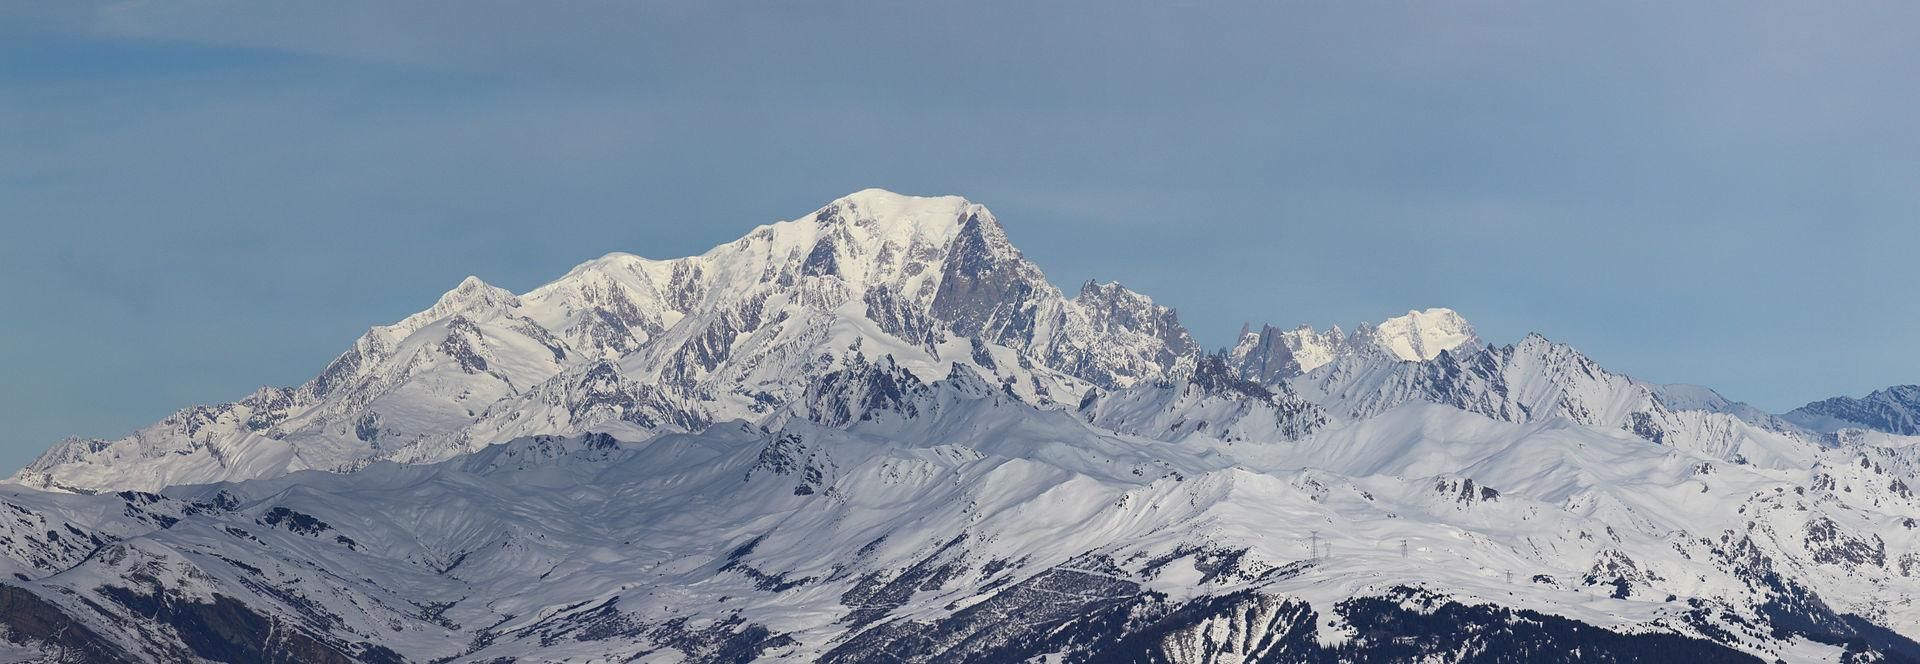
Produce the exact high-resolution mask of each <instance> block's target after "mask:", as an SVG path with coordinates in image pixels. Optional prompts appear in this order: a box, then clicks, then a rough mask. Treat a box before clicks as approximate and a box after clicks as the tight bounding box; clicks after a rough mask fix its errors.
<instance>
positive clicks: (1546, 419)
mask: <svg viewBox="0 0 1920 664" xmlns="http://www.w3.org/2000/svg"><path fill="white" fill-rule="evenodd" d="M1353 330H1354V331H1353V332H1352V333H1350V334H1349V333H1346V332H1344V331H1342V330H1341V329H1339V328H1333V329H1330V330H1328V331H1326V332H1318V331H1315V330H1313V329H1311V328H1289V329H1280V328H1274V327H1271V326H1263V327H1262V328H1261V329H1260V331H1258V332H1257V333H1256V332H1252V331H1249V333H1247V334H1243V335H1242V338H1241V339H1240V340H1239V341H1238V343H1236V344H1235V345H1234V346H1233V347H1231V348H1228V349H1225V350H1220V351H1215V352H1208V351H1206V350H1203V349H1202V348H1201V347H1200V345H1199V344H1198V343H1197V342H1195V341H1194V340H1193V338H1192V337H1191V335H1189V334H1188V332H1187V331H1186V330H1185V328H1184V327H1183V326H1181V324H1180V323H1179V321H1178V319H1177V318H1176V316H1175V315H1174V313H1173V311H1172V310H1171V309H1168V308H1166V307H1163V306H1161V305H1158V304H1156V303H1154V302H1153V301H1152V300H1150V299H1148V298H1146V297H1145V296H1142V295H1140V294H1138V293H1134V292H1132V291H1129V290H1127V289H1125V288H1122V287H1120V286H1118V285H1117V284H1104V285H1103V284H1099V283H1093V282H1089V283H1088V284H1087V285H1085V286H1083V287H1082V288H1081V289H1080V292H1079V293H1078V294H1077V295H1075V296H1074V297H1068V296H1067V295H1066V294H1065V293H1063V292H1061V291H1060V290H1058V289H1057V288H1055V287H1053V286H1052V285H1050V284H1049V283H1048V282H1047V281H1046V279H1045V277H1044V275H1043V274H1042V273H1041V271H1040V270H1039V268H1038V267H1036V266H1034V265H1033V264H1032V263H1030V262H1028V261H1026V260H1025V259H1024V258H1023V257H1022V256H1021V255H1020V253H1019V251H1018V250H1017V249H1015V248H1014V247H1013V245H1012V244H1011V243H1010V242H1009V241H1008V240H1007V238H1006V234H1005V232H1004V231H1003V229H1002V228H1001V227H1000V225H999V223H998V222H997V221H996V220H995V219H994V217H993V215H992V214H991V213H989V212H988V211H987V210H986V209H985V208H983V207H981V206H978V205H975V204H972V203H969V202H967V201H965V200H962V199H959V198H952V197H947V198H914V197H907V196H900V195H897V194H891V193H888V192H882V191H875V190H869V191H864V192H860V193H857V194H854V195H852V196H849V197H847V198H843V199H840V200H838V201H835V202H834V203H832V204H830V205H828V206H827V207H824V208H822V209H820V210H819V211H816V212H814V213H813V214H811V215H807V216H805V217H802V218H800V219H799V220H796V221H791V222H781V223H777V224H772V225H768V226H762V227H760V228H758V229H755V230H754V231H753V232H752V233H750V234H748V235H747V236H746V237H743V238H741V239H740V240H737V241H735V242H732V243H729V244H726V245H722V246H720V247H717V248H715V249H713V250H712V251H710V252H707V253H706V254H703V255H701V256H695V257H689V258H680V259H672V260H650V259H643V258H639V257H635V256H631V255H626V254H613V255H609V256H606V257H603V258H600V259H596V260H594V261H589V262H588V263H585V264H583V265H581V266H579V267H577V268H575V269H574V270H572V271H571V272H569V273H568V274H567V275H565V276H563V277H561V278H560V279H558V280H556V281H554V282H552V283H549V284H547V285H545V286H541V287H539V288H536V289H534V290H532V291H529V292H527V293H524V294H517V295H516V294H513V293H510V292H507V291H504V290H501V289H498V288H494V287H491V286H488V285H486V284H485V283H483V282H481V281H480V280H478V279H474V278H469V279H467V280H466V281H464V282H462V283H461V284H460V286H459V287H457V288H455V289H454V290H453V291H450V292H449V293H448V294H447V295H445V296H444V297H442V298H441V299H440V301H438V302H436V303H435V304H434V305H433V306H432V307H430V308H428V309H427V310H425V311H422V312H421V313H419V314H416V315H414V316H410V317H408V318H406V319H405V320H402V321H400V322H398V323H395V324H393V325H388V326H381V327H376V328H373V329H372V330H370V331H368V332H367V333H366V334H365V335H363V336H362V337H361V338H360V339H359V340H357V341H356V342H355V343H354V345H353V347H352V348H351V349H349V350H348V351H347V352H346V353H343V354H342V355H340V356H339V358H338V359H336V360H335V361H334V362H333V363H331V364H330V365H329V366H328V367H326V368H325V369H324V370H323V371H322V372H321V373H320V374H319V375H318V376H317V377H315V378H314V379H313V380H311V381H309V382H307V383H305V384H303V385H300V386H297V387H291V388H263V389H262V390H259V391H257V392H255V393H254V394H252V395H249V396H247V397H246V398H244V399H241V400H240V401H237V402H234V403H229V404H223V405H219V406H204V407H194V408H189V409H185V410H182V411H180V412H179V413H177V414H175V415H174V416H172V417H170V418H168V419H167V420H164V421H162V422H160V423H157V424H155V425H152V426H150V427H147V428H145V429H142V430H141V431H139V432H137V433H136V434H134V435H133V436H130V437H128V438H125V439H122V440H117V441H100V440H78V439H76V440H69V441H65V442H63V443H61V444H58V445H56V446H55V447H54V448H53V449H51V450H49V451H48V452H47V454H46V455H44V456H43V457H42V458H40V459H39V460H37V461H35V462H34V464H32V465H30V466H29V467H28V468H26V469H23V470H22V471H21V472H20V473H19V474H17V475H16V476H15V477H14V481H13V483H12V484H11V485H9V486H6V487H4V488H0V503H4V505H0V514H5V515H6V516H7V518H6V519H0V572H4V573H5V574H6V575H8V577H10V579H9V580H7V581H5V582H4V583H0V625H5V626H6V630H5V633H4V635H3V636H4V637H5V638H4V639H3V640H0V641H3V642H0V660H6V661H66V662H121V661H136V662H177V661H226V662H267V661H300V662H508V661H519V662H559V661H574V662H599V661H641V662H673V661H694V662H750V661H822V662H899V661H924V662H1026V661H1074V662H1082V661H1100V662H1107V661H1115V662H1117V661H1128V662H1136V661H1137V662H1178V663H1187V662H1250V661H1280V662H1303V661H1304V662H1352V661H1392V662H1400V661H1436V662H1438V661H1675V660H1680V659H1694V660H1700V661H1789V662H1800V661H1920V643H1916V642H1915V641H1914V640H1913V639H1914V638H1915V637H1920V607H1916V606H1915V605H1914V604H1913V602H1912V595H1913V594H1914V592H1915V591H1916V590H1920V500H1917V499H1916V497H1915V496H1914V495H1913V491H1912V488H1911V487H1913V486H1915V485H1916V484H1920V437H1913V436H1907V435H1903V433H1902V432H1901V431H1898V430H1896V429H1895V428H1894V427H1892V426H1890V425H1886V423H1887V422H1896V421H1898V420H1897V418H1887V417H1883V416H1880V415H1876V416H1875V417H1876V418H1877V419H1866V418H1863V417H1862V416H1855V415H1848V416H1846V417H1842V416H1840V415H1832V417H1834V418H1836V419H1844V420H1845V421H1847V422H1849V423H1850V424H1848V425H1846V427H1842V428H1830V427H1827V426H1824V425H1823V426H1813V425H1809V424H1806V423H1805V422H1806V420H1804V419H1802V418H1798V417H1797V416H1796V415H1795V414H1788V415H1787V416H1784V417H1776V416H1773V415H1769V414H1766V413H1764V412H1761V411H1759V410H1758V409H1755V408H1752V407H1750V406H1746V405H1744V404H1740V403H1737V402H1734V401H1731V400H1729V399H1726V398H1724V397H1722V396H1720V394H1719V393H1717V392H1714V391H1713V390H1711V389H1708V388H1704V387H1698V386H1687V385H1663V384H1655V383H1648V382H1643V381H1640V380H1636V379H1634V378H1631V377H1627V376H1624V375H1621V374H1617V373H1614V372H1610V371H1608V370H1606V369H1605V368H1603V367H1601V366H1600V365H1599V364H1598V363H1597V362H1595V361H1594V360H1592V359H1591V358H1588V357H1586V356H1585V355H1583V354H1581V353H1579V352H1578V351H1577V350H1575V349H1573V348H1572V347H1570V346H1567V345H1565V344H1560V343H1555V342H1552V341H1549V340H1547V339H1545V338H1543V337H1540V336H1538V335H1530V336H1528V337H1526V338H1523V339H1521V340H1519V341H1518V342H1515V343H1513V344H1509V345H1491V344H1487V343H1485V342H1483V341H1482V340H1480V338H1479V337H1478V335H1477V334H1476V333H1475V331H1474V330H1473V328H1472V326H1471V325H1469V324H1468V323H1467V322H1466V320H1465V319H1464V318H1463V317H1462V316H1460V315H1459V314H1456V313H1454V312H1452V311H1449V310H1445V309H1429V310H1425V311H1417V312H1409V313H1408V314H1407V315H1405V316H1400V317H1395V318H1390V319H1387V320H1386V321H1383V322H1381V323H1380V324H1378V325H1368V324H1362V325H1359V326H1356V327H1354V328H1353ZM1879 394H1881V393H1876V395H1879ZM1867 401H1875V399H1874V398H1873V397H1870V398H1869V399H1868V400H1867ZM1881 401H1885V400H1884V399H1883V400H1881ZM1821 403H1832V402H1821ZM1876 403H1877V402H1876ZM1816 405H1817V404H1816ZM1856 405H1857V404H1856ZM1810 407H1811V406H1810ZM1803 410H1805V409H1803ZM1863 411H1864V412H1873V413H1877V414H1881V413H1884V412H1885V411H1883V410H1866V409H1865V407H1856V408H1852V409H1846V408H1840V407H1835V408H1831V409H1828V410H1826V411H1823V412H1833V413H1841V412H1844V413H1855V412H1863ZM1795 412H1796V413H1799V412H1800V411H1795ZM1870 429H1877V430H1870Z"/></svg>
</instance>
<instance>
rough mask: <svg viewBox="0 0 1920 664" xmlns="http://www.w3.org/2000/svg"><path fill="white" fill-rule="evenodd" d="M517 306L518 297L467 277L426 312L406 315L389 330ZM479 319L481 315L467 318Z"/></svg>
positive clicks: (407, 330)
mask: <svg viewBox="0 0 1920 664" xmlns="http://www.w3.org/2000/svg"><path fill="white" fill-rule="evenodd" d="M518 306H520V298H519V297H516V296H515V295H514V294H513V292H511V291H508V290H507V289H504V288H499V287H496V286H493V285H491V284H488V283H487V282H484V281H481V280H480V278H479V277H476V276H472V275H469V276H468V277H467V278H465V279H462V280H460V285H458V286H455V287H453V290H450V291H447V292H446V293H445V294H443V295H441V296H440V299H439V300H437V301H435V302H434V303H433V306H432V307H429V308H428V309H427V310H426V311H422V312H420V313H417V314H414V315H412V316H408V317H406V318H405V319H402V320H401V321H400V322H399V323H396V324H394V325H392V326H390V327H389V329H390V330H392V331H394V332H397V333H401V334H407V333H412V332H413V331H415V330H418V329H420V328H423V327H426V326H428V325H431V324H433V323H435V322H438V321H442V320H446V319H448V318H452V317H454V316H458V315H462V314H494V313H496V312H500V311H505V310H507V309H512V308H515V307H518ZM470 317H474V318H480V317H483V316H482V315H470Z"/></svg>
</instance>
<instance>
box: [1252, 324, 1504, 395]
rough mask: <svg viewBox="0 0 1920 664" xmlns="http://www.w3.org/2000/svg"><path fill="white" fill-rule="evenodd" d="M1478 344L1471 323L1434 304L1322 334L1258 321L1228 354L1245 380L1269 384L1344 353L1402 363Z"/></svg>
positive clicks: (1298, 373)
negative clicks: (1351, 329)
mask: <svg viewBox="0 0 1920 664" xmlns="http://www.w3.org/2000/svg"><path fill="white" fill-rule="evenodd" d="M1482 343H1483V342H1482V341H1481V340H1480V337H1479V335H1478V334H1475V333H1474V330H1473V325H1472V324H1470V323H1468V322H1467V320H1466V319H1465V318H1463V317H1461V316H1460V314H1458V313H1455V312H1454V311H1453V310H1452V309H1443V308H1433V309H1427V310H1425V311H1408V312H1407V313H1406V314H1405V315H1401V316H1395V317H1392V318H1388V319H1386V320H1384V321H1381V322H1380V323H1379V324H1378V325H1374V324H1371V323H1361V324H1359V325H1358V326H1356V327H1355V328H1354V332H1353V334H1352V335H1348V334H1346V333H1345V332H1344V331H1342V330H1341V329H1340V328H1339V326H1334V327H1332V328H1329V329H1328V330H1326V331H1325V332H1321V331H1318V330H1315V329H1314V328H1313V327H1312V326H1308V325H1301V326H1299V327H1296V328H1292V329H1282V328H1277V327H1273V326H1271V325H1263V326H1261V328H1260V331H1259V332H1258V333H1255V332H1252V331H1251V330H1247V331H1243V332H1242V333H1241V335H1240V341H1239V342H1238V343H1237V344H1235V346H1234V347H1233V348H1232V349H1231V350H1229V351H1228V355H1227V357H1228V359H1229V361H1231V362H1232V363H1233V364H1234V365H1235V366H1236V367H1237V368H1238V369H1239V370H1240V371H1241V373H1242V374H1243V375H1245V376H1247V377H1248V378H1251V379H1253V380H1258V381H1261V382H1264V383H1273V382H1276V381H1281V380H1286V379H1290V378H1293V377H1295V376H1300V375H1302V374H1305V373H1308V372H1311V371H1313V370H1315V369H1319V368H1320V367H1323V366H1326V365H1327V364H1329V363H1332V362H1333V361H1335V360H1338V359H1340V358H1343V357H1352V356H1374V355H1384V356H1386V357H1390V358H1393V359H1395V360H1399V361H1404V362H1427V361H1431V360H1433V359H1434V358H1437V357H1439V356H1440V353H1442V352H1445V351H1459V350H1463V349H1473V348H1477V347H1479V346H1480V345H1482Z"/></svg>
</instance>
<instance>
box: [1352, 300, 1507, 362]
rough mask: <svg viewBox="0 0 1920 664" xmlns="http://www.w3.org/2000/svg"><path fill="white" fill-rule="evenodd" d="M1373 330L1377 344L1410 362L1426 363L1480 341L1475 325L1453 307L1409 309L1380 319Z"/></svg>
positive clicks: (1372, 333) (1374, 340) (1373, 338)
mask: <svg viewBox="0 0 1920 664" xmlns="http://www.w3.org/2000/svg"><path fill="white" fill-rule="evenodd" d="M1362 329H1366V328H1364V327H1363V328H1362ZM1370 332H1371V336H1372V340H1373V342H1374V343H1375V344H1377V345H1378V346H1380V347H1381V348H1383V349H1385V350H1386V351H1387V352H1390V353H1393V355H1394V356H1395V357H1398V358H1400V359H1402V360H1406V361H1408V362H1425V361H1427V360H1431V359H1433V358H1435V357H1438V356H1439V355H1440V353H1441V352H1443V351H1449V350H1455V349H1458V348H1461V347H1464V346H1473V345H1479V343H1480V337H1479V336H1478V335H1476V334H1474V331H1473V326H1472V325H1470V324H1468V323H1467V319H1465V318H1461V317H1460V314H1457V313H1454V311H1453V310H1452V309H1442V308H1433V309H1428V310H1426V311H1408V312H1407V313H1406V315H1403V316H1395V317H1393V318H1388V319H1386V320H1383V321H1380V324H1379V325H1377V326H1374V327H1373V328H1372V329H1371V331H1370Z"/></svg>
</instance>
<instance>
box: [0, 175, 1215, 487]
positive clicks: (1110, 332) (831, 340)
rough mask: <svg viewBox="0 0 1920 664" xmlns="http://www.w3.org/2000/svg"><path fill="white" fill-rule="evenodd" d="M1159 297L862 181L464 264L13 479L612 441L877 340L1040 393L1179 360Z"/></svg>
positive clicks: (701, 421)
mask: <svg viewBox="0 0 1920 664" xmlns="http://www.w3.org/2000/svg"><path fill="white" fill-rule="evenodd" d="M1199 354H1200V350H1199V347H1198V345H1197V344H1196V343H1195V342H1194V341H1193V339H1192V338H1191V337H1190V336H1189V335H1188V334H1187V331H1186V329H1185V328H1184V327H1182V326H1181V325H1180V323H1179V320H1178V319H1177V318H1176V317H1175V315H1174V313H1173V311H1172V310H1171V309H1168V308H1166V307H1163V306H1160V305H1157V304H1154V302H1153V301H1152V300H1150V299H1148V298H1147V297H1145V296H1143V295H1140V294H1138V293H1134V292H1132V291H1129V290H1127V289H1126V288H1124V287H1121V286H1120V285H1118V284H1107V285H1102V284H1097V283H1092V282H1089V283H1088V284H1087V285H1085V286H1084V287H1082V289H1081V291H1080V293H1079V294H1078V295H1077V296H1075V297H1073V298H1068V297H1067V296H1066V295H1065V294H1063V293H1062V292H1061V291H1060V290H1059V289H1057V288H1055V287H1053V286H1052V285H1051V284H1049V283H1048V282H1047V281H1046V279H1045V276H1044V275H1043V274H1042V273H1041V272H1040V269H1039V268H1038V267H1036V266H1034V265H1033V264H1032V263H1031V262H1029V261H1027V260H1026V259H1025V258H1024V257H1022V256H1021V254H1020V252H1019V250H1018V249H1015V248H1014V247H1013V245H1012V244H1011V243H1009V242H1008V241H1007V238H1006V234H1005V232H1004V231H1003V230H1002V229H1001V227H1000V224H999V222H998V221H996V220H995V219H994V217H993V214H992V213H991V212H989V211H987V209H986V208H984V207H982V206H979V205H975V204H973V203H969V202H967V201H966V200H964V199H961V198H958V197H942V198H917V197H910V196H902V195H898V194H893V193H890V192H885V191H879V190H867V191H862V192H859V193H856V194H853V195H851V196H848V197H846V198H842V199H840V200H837V201H834V202H833V203H832V204H830V205H828V206H826V207H824V208H821V209H820V210H818V211H816V212H814V213H813V214H810V215H807V216H805V217H802V218H801V219H799V220H796V221H790V222H781V223H776V224H771V225H767V226H762V227H760V228H757V229H755V230H754V231H753V232H751V233H749V234H747V236H746V237H743V238H741V239H739V240H736V241H734V242H731V243H728V244H725V245H722V246H719V247H716V248H714V249H713V250H712V251H709V252H707V253H705V254H702V255H700V256H694V257H688V258H680V259H672V260H650V259H645V258H640V257H638V256H633V255H628V254H611V255H608V256H605V257H602V258H599V259H596V260H593V261H589V262H587V263H585V264H582V265H580V266H579V267H576V268H574V269H573V270H572V271H570V272H568V273H567V274H566V275H565V276H563V277H561V278H560V279H558V280H555V281H554V282H552V283H549V284H547V285H544V286H541V287H539V288H536V289H534V290H532V291H530V292H528V293H526V294H523V295H515V294H513V293H510V292H507V291H505V290H502V289H499V288H495V287H492V286H489V285H487V284H485V283H484V282H482V281H480V280H479V279H478V278H475V277H468V278H467V279H466V280H465V281H463V282H461V283H460V285H459V286H458V287H456V288H455V289H453V290H452V291H449V292H448V293H447V294H446V295H445V296H443V297H441V298H440V300H439V301H438V302H436V303H435V304H434V305H433V306H432V307H430V308H428V309H427V310H425V311H422V312H420V313H418V314H414V315H413V316H409V317H407V318H406V319H405V320H402V321H400V322H398V323H395V324H393V325H387V326H381V327H375V328H373V329H372V330H369V331H368V332H367V333H366V334H365V335H363V336H362V337H361V338H360V339H359V340H358V341H356V342H355V343H354V345H353V347H352V348H351V349H349V350H348V351H347V352H345V353H343V354H341V355H340V357H339V358H338V359H336V360H334V361H333V362H332V363H331V364H330V365H328V366H327V367H326V369H324V370H323V371H322V372H321V373H320V374H319V375H318V376H316V377H315V378H314V379H313V380H311V381H308V382H307V383H306V384H304V385H301V386H298V387H292V388H262V389H261V390H260V391H258V392H256V393H255V394H253V395H250V396H248V397H247V398H245V399H242V400H240V401H238V402H234V403H229V404H221V405H218V406H200V407H194V408H189V409H186V410H182V411H180V412H179V413H176V414H175V415H173V416H171V417H169V418H167V419H166V420H163V421H161V422H159V423H157V424H154V425H152V426H149V427H147V428H145V429H142V430H140V431H138V432H136V433H135V434H134V435H132V436H130V437H127V438H124V439H121V440H116V441H106V440H79V439H76V440H69V441H65V442H63V443H61V444H59V445H56V446H55V447H54V448H53V449H51V450H49V451H48V452H47V453H46V454H45V455H43V456H42V457H41V458H40V459H38V460H36V461H35V462H34V463H32V464H31V465H29V466H28V467H27V468H25V469H23V470H22V471H20V472H19V473H18V474H17V475H15V477H14V480H15V481H17V482H20V483H23V484H27V485H29V486H35V487H41V488H49V489H59V490H69V491H91V490H104V489H125V488H132V489H142V490H153V489H157V488H160V487H165V486H171V485H177V484H186V483H199V482H212V481H222V480H241V479H254V478H265V477H274V476H277V475H281V474H284V473H287V472H292V471H297V470H303V469H309V468H312V469H320V470H349V469H352V468H356V467H359V466H361V465H364V464H366V463H369V462H372V461H374V460H379V459H394V460H400V461H407V462H423V461H434V460H440V459H445V458H449V457H451V456H454V455H457V454H460V453H463V452H469V451H473V450H477V449H480V448H482V447H485V446H487V445H490V444H494V443H499V442H503V441H506V440H510V439H513V438H515V437H519V436H525V435H531V434H568V433H579V432H584V431H588V430H593V431H601V432H608V433H614V434H617V435H622V436H626V437H630V438H634V437H646V436H649V435H652V434H655V433H660V432H665V431H693V430H699V429H702V428H704V427H706V426H708V425H710V424H711V423H713V422H719V421H725V420H729V419H735V418H741V419H749V420H753V419H758V418H762V417H765V416H767V414H769V413H771V412H773V411H774V410H775V409H776V408H777V407H778V406H780V405H782V404H785V403H787V402H788V401H790V400H792V399H794V398H795V397H796V396H798V395H799V391H800V389H801V388H802V387H803V386H802V384H801V383H800V381H799V379H801V378H804V377H806V376H811V375H817V374H819V373H822V372H825V371H831V370H833V369H834V368H836V367H839V366H842V365H844V364H845V363H847V362H848V361H849V360H850V359H852V358H864V359H872V358H876V357H879V356H881V355H891V356H892V357H893V358H895V361H896V362H898V363H899V364H900V365H901V366H903V367H906V368H907V370H909V371H913V372H915V373H916V374H918V375H920V376H922V377H926V378H938V377H941V376H944V375H945V373H946V371H947V368H948V365H949V362H950V361H959V362H961V363H963V364H966V365H968V366H969V367H970V368H973V369H975V370H977V371H979V372H980V373H981V375H982V376H985V377H987V378H988V379H990V380H991V381H992V382H993V383H995V384H996V385H999V386H1001V389H1004V390H1005V391H1006V392H1007V393H1008V394H1011V395H1015V396H1017V397H1018V398H1020V399H1022V400H1025V401H1027V402H1029V403H1032V404H1035V405H1038V406H1042V407H1068V406H1071V405H1073V404H1075V403H1078V401H1079V400H1080V398H1081V397H1082V396H1083V394H1084V393H1085V392H1086V390H1088V389H1089V388H1092V387H1101V388H1106V389H1119V388H1126V387H1129V386H1133V385H1139V384H1146V383H1151V382H1153V381H1156V380H1160V379H1162V378H1166V377H1169V376H1172V375H1176V374H1179V373H1183V372H1189V371H1190V369H1191V366H1192V363H1193V362H1194V360H1195V358H1197V357H1198V356H1199Z"/></svg>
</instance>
